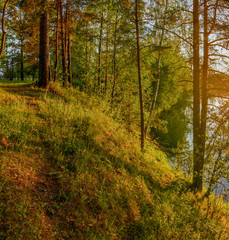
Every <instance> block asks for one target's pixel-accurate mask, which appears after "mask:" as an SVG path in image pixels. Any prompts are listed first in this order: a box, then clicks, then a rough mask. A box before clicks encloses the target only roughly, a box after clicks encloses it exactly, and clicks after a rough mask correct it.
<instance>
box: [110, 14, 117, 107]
mask: <svg viewBox="0 0 229 240" xmlns="http://www.w3.org/2000/svg"><path fill="white" fill-rule="evenodd" d="M117 27H118V13H116V17H115V29H114V50H113V86H112V92H111V104H113V103H114V95H115V88H116V77H117V76H116V48H117Z"/></svg>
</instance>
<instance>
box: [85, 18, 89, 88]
mask: <svg viewBox="0 0 229 240" xmlns="http://www.w3.org/2000/svg"><path fill="white" fill-rule="evenodd" d="M88 40H89V39H88V22H87V23H86V53H85V54H86V56H85V57H86V76H85V89H86V90H87V86H88V71H89V64H88V62H89V61H88Z"/></svg>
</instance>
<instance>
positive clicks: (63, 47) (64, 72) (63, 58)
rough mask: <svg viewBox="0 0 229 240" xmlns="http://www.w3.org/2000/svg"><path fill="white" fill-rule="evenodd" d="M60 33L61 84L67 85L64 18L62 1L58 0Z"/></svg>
mask: <svg viewBox="0 0 229 240" xmlns="http://www.w3.org/2000/svg"><path fill="white" fill-rule="evenodd" d="M60 26H61V30H60V34H61V48H62V49H61V54H62V69H63V85H64V86H66V85H67V63H66V49H65V40H64V19H63V2H62V0H60Z"/></svg>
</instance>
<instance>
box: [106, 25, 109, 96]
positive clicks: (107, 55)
mask: <svg viewBox="0 0 229 240" xmlns="http://www.w3.org/2000/svg"><path fill="white" fill-rule="evenodd" d="M108 57H109V24H108V22H107V41H106V74H105V93H106V92H107V87H108V66H109V63H108Z"/></svg>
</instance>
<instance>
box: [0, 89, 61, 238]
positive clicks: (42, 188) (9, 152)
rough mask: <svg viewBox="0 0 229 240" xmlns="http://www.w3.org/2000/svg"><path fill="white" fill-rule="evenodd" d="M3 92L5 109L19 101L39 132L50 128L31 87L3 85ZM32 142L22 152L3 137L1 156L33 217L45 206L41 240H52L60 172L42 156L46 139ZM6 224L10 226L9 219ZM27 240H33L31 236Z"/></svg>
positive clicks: (41, 219)
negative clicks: (37, 208)
mask: <svg viewBox="0 0 229 240" xmlns="http://www.w3.org/2000/svg"><path fill="white" fill-rule="evenodd" d="M1 89H3V90H4V91H5V92H7V93H9V95H8V94H6V95H5V98H2V99H1V104H3V106H4V105H10V104H11V103H13V102H14V101H15V99H17V101H19V102H22V103H23V106H21V107H22V108H24V109H25V111H26V113H27V117H28V118H32V119H33V121H35V122H36V127H37V129H36V130H37V131H38V132H42V129H43V128H47V129H48V128H49V122H48V121H45V120H44V118H43V117H42V114H41V112H40V108H39V102H40V101H42V100H41V99H39V97H38V96H37V94H38V92H37V91H38V90H35V89H33V88H31V85H30V84H29V85H28V86H26V85H24V84H23V85H19V86H17V85H16V86H11V85H6V86H4V85H3V86H1ZM31 116H32V117H31ZM25 121H26V120H25ZM19 137H20V136H19ZM30 141H31V144H28V145H27V146H21V147H22V149H20V148H21V147H20V145H21V144H20V143H19V146H17V145H18V143H17V142H15V141H14V140H12V141H11V140H10V139H9V138H7V139H6V138H4V137H3V136H2V137H1V139H0V144H1V146H2V148H3V149H5V151H4V150H3V151H1V152H0V156H1V157H4V169H5V171H4V174H5V175H7V178H8V180H9V181H10V182H11V183H12V185H13V187H15V190H16V192H15V194H16V193H17V192H18V191H20V195H26V196H27V197H28V199H29V202H30V203H29V204H30V207H31V209H30V211H31V213H30V214H34V212H33V210H34V209H33V208H36V206H40V205H41V206H45V209H46V211H42V212H40V221H41V223H39V225H40V224H41V225H42V232H41V236H43V238H44V239H51V238H52V237H51V232H52V231H54V230H55V228H56V222H57V221H58V219H57V218H56V217H55V218H54V217H53V216H52V215H53V214H52V208H53V205H54V204H55V202H54V201H53V199H54V198H55V196H56V195H57V194H58V192H59V191H60V185H59V184H58V181H57V178H56V175H57V172H58V169H57V168H56V167H55V165H53V164H52V162H51V161H50V159H48V158H44V157H42V154H41V153H42V152H47V151H48V147H46V149H45V144H44V141H45V139H43V138H42V137H41V136H39V135H37V136H34V138H32V139H30ZM19 142H20V140H19ZM22 144H23V143H22ZM15 150H16V151H15ZM1 172H2V171H1ZM2 174H3V172H2ZM23 192H24V193H23ZM15 201H16V199H15ZM9 220H10V219H9ZM4 222H5V224H7V221H6V219H5V220H4ZM10 224H12V225H14V224H15V223H13V222H11V223H10ZM17 224H23V223H20V222H19V223H17ZM15 234H16V233H15ZM28 237H29V238H31V236H28ZM29 238H27V239H29Z"/></svg>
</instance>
